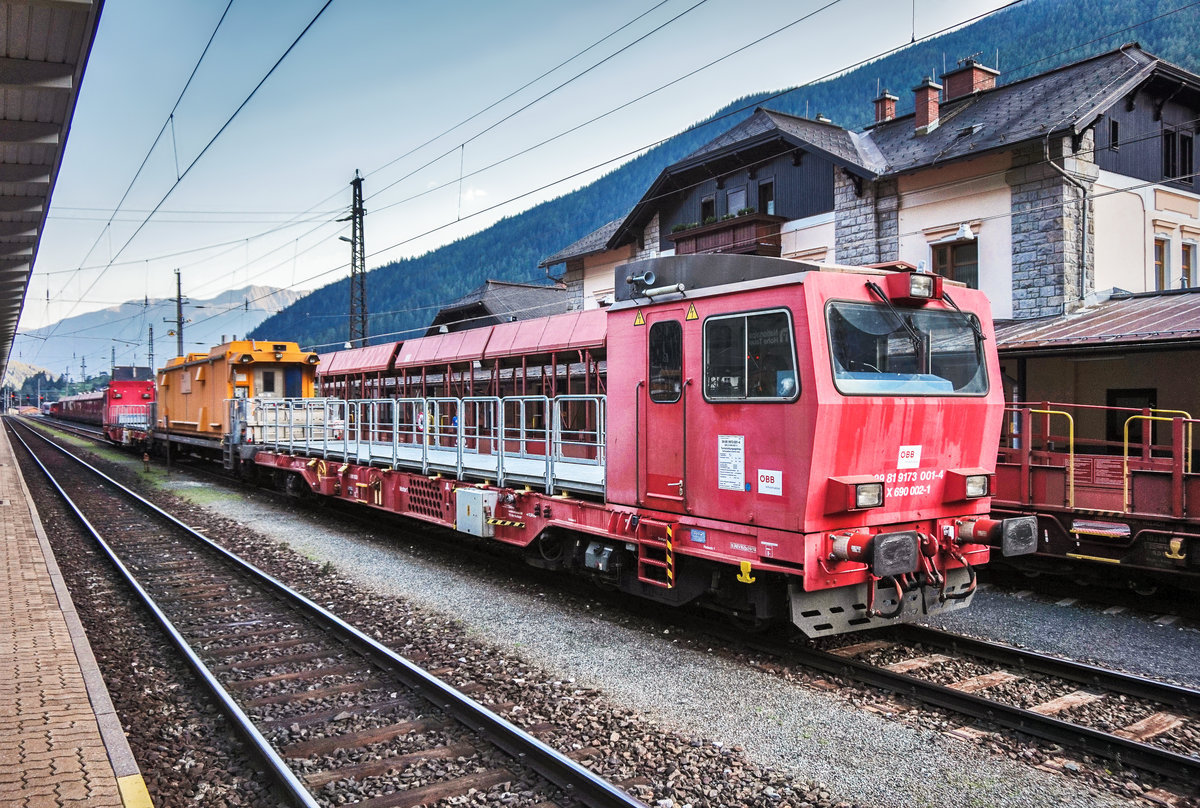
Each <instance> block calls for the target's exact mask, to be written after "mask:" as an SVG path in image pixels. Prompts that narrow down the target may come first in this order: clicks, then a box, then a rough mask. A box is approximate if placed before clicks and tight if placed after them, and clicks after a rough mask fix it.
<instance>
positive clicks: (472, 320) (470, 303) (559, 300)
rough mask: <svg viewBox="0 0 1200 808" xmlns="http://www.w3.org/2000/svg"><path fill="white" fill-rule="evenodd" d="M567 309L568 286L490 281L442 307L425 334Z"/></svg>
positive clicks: (527, 317) (554, 312) (547, 314)
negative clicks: (441, 328) (442, 328)
mask: <svg viewBox="0 0 1200 808" xmlns="http://www.w3.org/2000/svg"><path fill="white" fill-rule="evenodd" d="M566 310H567V289H566V287H565V286H558V285H555V286H548V285H546V284H533V283H511V282H508V281H495V280H488V281H485V282H484V284H483V285H482V286H480V287H479V288H477V289H475V290H473V291H471V292H469V293H467V294H465V295H463V296H462V297H460V298H459V299H458V300H455V301H454V302H453V303H450V304H449V305H447V306H444V307H442V309H441V310H440V311H439V312H438V313H437V316H436V317H434V318H433V322H432V323H430V325H429V330H428V331H426V332H425V333H426V334H427V335H428V334H436V333H438V332H439V331H440V327H441V326H443V325H444V326H447V327H448V328H450V329H451V330H455V331H460V330H463V329H467V328H477V327H479V326H484V325H496V324H497V323H507V322H511V321H513V320H528V319H531V318H533V317H547V316H549V315H551V314H558V313H559V312H564V311H566Z"/></svg>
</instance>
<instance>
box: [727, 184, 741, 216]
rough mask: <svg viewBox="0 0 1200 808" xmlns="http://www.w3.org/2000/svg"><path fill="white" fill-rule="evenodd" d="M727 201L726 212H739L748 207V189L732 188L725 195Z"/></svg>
mask: <svg viewBox="0 0 1200 808" xmlns="http://www.w3.org/2000/svg"><path fill="white" fill-rule="evenodd" d="M725 203H726V207H725V212H726V213H737V212H738V211H739V210H742V209H743V208H745V207H746V189H745V188H744V187H742V188H731V189H730V190H729V193H728V195H726V197H725Z"/></svg>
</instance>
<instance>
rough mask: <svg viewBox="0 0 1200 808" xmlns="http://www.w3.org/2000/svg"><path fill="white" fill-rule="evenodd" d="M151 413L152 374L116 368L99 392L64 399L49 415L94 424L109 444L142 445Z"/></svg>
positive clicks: (133, 368) (126, 368)
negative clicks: (110, 379) (101, 431)
mask: <svg viewBox="0 0 1200 808" xmlns="http://www.w3.org/2000/svg"><path fill="white" fill-rule="evenodd" d="M153 410H154V374H153V373H151V371H150V368H145V367H132V366H119V367H116V368H113V378H112V381H110V382H109V384H108V386H107V387H106V388H104V389H103V390H97V391H95V392H91V393H80V394H79V395H75V396H67V397H65V398H62V399H59V400H58V401H55V402H53V403H52V404H51V405H50V415H52V416H54V417H56V418H63V419H65V420H68V421H78V422H80V423H86V424H94V425H96V426H99V427H102V428H103V429H104V434H105V435H106V436H107V437H108V439H109V440H111V441H113V442H114V443H120V444H126V445H129V444H138V445H140V444H143V443H145V442H146V441H147V440H148V438H149V434H150V432H149V430H150V425H151V423H152V420H153V417H152V416H153Z"/></svg>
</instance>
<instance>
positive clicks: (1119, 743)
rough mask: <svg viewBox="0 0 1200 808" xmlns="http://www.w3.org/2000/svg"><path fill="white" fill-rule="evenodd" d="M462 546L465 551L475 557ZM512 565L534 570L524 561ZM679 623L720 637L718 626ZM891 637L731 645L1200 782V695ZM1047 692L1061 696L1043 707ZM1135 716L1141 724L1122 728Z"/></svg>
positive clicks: (1041, 659) (1019, 654)
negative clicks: (820, 645)
mask: <svg viewBox="0 0 1200 808" xmlns="http://www.w3.org/2000/svg"><path fill="white" fill-rule="evenodd" d="M352 513H356V511H355V512H352ZM455 546H456V551H455V552H456V553H460V554H461V553H464V552H467V553H471V552H474V551H472V550H470V549H468V547H467V546H464V545H461V544H456V545H455ZM488 558H489V559H490V560H489V562H488V563H499V562H498V560H497V559H495V558H493V557H492V556H491V554H488ZM513 568H514V570H518V569H519V570H525V567H524V566H523V565H521V564H516V563H514V564H513ZM623 607H624V608H632V609H633V610H634V611H638V612H641V611H643V610H641V609H638V608H636V606H630V604H628V603H625V604H623ZM661 617H662V616H661V614H659V615H657V617H653V618H651V617H648V619H661ZM679 623H680V625H686V626H687V627H688V628H689V629H691V630H694V631H696V632H697V633H705V634H710V635H712V634H714V631H713V627H712V625H711V624H710V623H703V622H700V621H690V620H686V619H684V620H680V621H679ZM718 634H719V633H718ZM887 637H888V639H880V638H877V637H872V638H871V639H869V640H865V641H864V640H862V639H861V638H853V637H849V638H843V639H842V642H844V643H845V644H844V645H841V646H837V647H832V648H830V649H828V650H825V651H821V650H818V649H816V648H812V647H811V646H808V645H807V644H805V645H801V646H798V645H797V644H795V643H791V644H787V645H784V644H780V643H768V642H766V641H764V640H757V641H756V640H754V639H748V638H747V637H746V636H745V635H743V634H728V635H727V636H723V637H722V639H726V640H728V642H729V643H730V646H731V647H735V646H741V647H746V648H751V649H753V650H757V651H761V652H764V653H768V654H771V655H772V656H774V657H777V658H779V659H783V660H787V661H789V662H794V663H795V664H796V665H802V666H805V667H807V668H810V669H815V670H818V671H821V672H823V673H825V674H830V675H836V676H842V677H845V678H847V679H851V680H856V681H860V682H862V683H864V684H866V685H869V686H871V687H876V688H881V689H884V690H888V691H891V692H895V693H897V694H900V695H903V696H905V697H910V698H913V699H916V700H919V701H922V702H925V703H928V704H931V705H933V706H936V707H939V708H941V709H945V710H948V711H951V712H954V713H958V714H961V715H964V716H966V717H968V718H970V719H973V720H982V721H986V722H990V723H993V724H999V725H1001V726H1003V727H1006V728H1008V729H1012V730H1016V731H1018V732H1023V733H1026V734H1028V735H1032V736H1035V737H1038V738H1041V739H1043V740H1046V741H1049V742H1051V743H1055V744H1059V745H1061V746H1063V747H1065V748H1068V749H1072V750H1078V751H1080V752H1083V753H1087V754H1092V755H1096V756H1098V757H1102V758H1106V759H1112V760H1116V761H1119V762H1120V763H1122V764H1125V765H1129V766H1132V767H1134V768H1138V769H1141V770H1144V771H1147V772H1153V773H1155V774H1156V775H1159V776H1162V777H1165V778H1167V779H1170V780H1172V781H1176V782H1182V783H1187V784H1189V785H1191V786H1195V785H1197V784H1200V758H1197V757H1196V750H1197V749H1200V718H1198V716H1197V714H1198V712H1200V691H1197V690H1195V689H1190V688H1186V687H1180V686H1177V685H1172V684H1168V683H1162V682H1156V681H1154V680H1151V679H1148V678H1145V677H1139V676H1136V675H1131V674H1125V673H1121V672H1117V671H1113V670H1108V669H1104V668H1100V667H1096V666H1091V665H1085V664H1081V663H1075V662H1071V661H1068V660H1062V659H1059V658H1056V657H1052V656H1049V655H1044V654H1037V653H1034V652H1030V651H1025V650H1023V649H1017V648H1014V647H1011V646H1006V645H1002V644H998V643H988V642H985V641H980V640H974V639H972V638H969V637H964V636H960V635H954V634H950V633H946V632H940V631H936V630H933V629H926V628H922V627H919V626H903V627H897V630H895V631H893V632H891V633H889V634H888V635H887ZM1031 682H1035V683H1037V687H1036V688H1031V687H1030V686H1029V685H1030V683H1031ZM1046 691H1050V692H1051V693H1053V694H1054V695H1053V698H1049V699H1041V700H1039V698H1040V695H1039V694H1042V693H1044V692H1046ZM1113 704H1119V715H1116V716H1113V715H1105V711H1106V708H1107V707H1108V706H1109V705H1113ZM1130 715H1132V716H1134V717H1136V720H1131V721H1127V722H1124V723H1122V722H1121V717H1122V716H1130ZM1114 722H1115V723H1114Z"/></svg>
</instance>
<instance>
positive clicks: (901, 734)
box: [168, 478, 1195, 808]
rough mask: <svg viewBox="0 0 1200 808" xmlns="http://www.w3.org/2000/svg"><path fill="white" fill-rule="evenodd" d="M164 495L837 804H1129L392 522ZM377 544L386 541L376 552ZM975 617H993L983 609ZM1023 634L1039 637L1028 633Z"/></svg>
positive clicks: (207, 488)
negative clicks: (454, 550) (371, 527)
mask: <svg viewBox="0 0 1200 808" xmlns="http://www.w3.org/2000/svg"><path fill="white" fill-rule="evenodd" d="M168 487H169V488H171V489H173V490H174V493H177V494H182V495H184V496H189V493H193V494H199V496H195V497H194V498H192V499H193V501H194V502H196V503H197V504H200V505H202V506H203V507H204V508H206V509H209V510H210V511H211V512H212V513H213V514H216V515H220V516H222V517H225V518H228V519H232V520H234V521H236V522H238V523H240V524H242V525H243V526H245V527H246V528H247V529H250V530H253V531H255V532H257V533H260V534H262V535H263V536H264V537H267V538H269V539H272V540H275V541H279V542H286V543H287V544H288V545H290V546H291V548H293V549H294V550H296V551H297V552H299V553H301V554H302V555H305V556H307V557H308V558H310V559H312V560H314V561H317V562H319V563H325V562H329V563H332V564H333V565H334V567H335V568H336V571H337V574H339V575H341V576H344V577H346V578H349V579H351V580H352V581H354V582H355V583H356V584H357V585H359V586H362V587H364V588H369V589H371V590H373V591H375V592H377V593H381V594H386V595H391V596H396V597H402V598H404V599H406V600H408V601H409V602H411V603H412V604H413V605H415V606H417V607H419V608H422V609H426V610H432V611H436V612H441V613H443V614H445V615H448V616H450V617H452V618H453V619H454V620H455V621H458V622H459V623H460V624H461V625H462V627H463V628H464V629H465V630H466V631H467V632H468V634H469V636H471V637H472V638H473V639H474V640H476V641H478V642H481V643H486V644H490V645H494V646H497V647H499V648H500V649H501V650H503V651H505V652H508V653H512V654H515V655H518V656H520V657H522V658H523V659H525V660H526V661H528V662H529V663H531V664H533V665H535V666H537V667H540V668H542V669H543V670H544V671H546V673H547V674H548V675H550V676H552V677H554V678H556V679H559V680H562V681H573V682H574V683H575V685H576V686H577V687H587V688H595V689H597V690H599V691H602V692H603V694H604V695H605V697H606V698H607V699H608V700H610V701H612V702H614V703H617V704H620V705H622V706H623V707H626V708H628V709H632V710H635V711H637V712H638V713H640V714H641V715H642V716H643V717H648V718H651V719H653V720H654V721H655V722H657V723H658V724H659V725H661V726H662V727H663V728H667V729H671V730H674V731H676V732H678V733H680V734H681V735H684V736H688V737H699V738H705V739H710V740H711V741H713V742H716V743H719V744H722V745H725V746H730V747H744V749H745V751H746V754H747V755H748V756H749V757H750V758H751V759H752V760H753V761H754V762H755V763H757V764H759V765H762V766H768V767H774V768H778V769H781V770H783V771H786V772H788V773H791V774H794V775H795V776H797V777H800V778H804V779H812V780H818V781H821V782H823V783H825V784H827V786H828V790H829V791H830V792H831V793H832V794H833V795H834V796H835V798H840V799H843V800H854V801H856V802H862V803H865V804H868V805H874V806H897V807H899V806H910V805H928V806H947V807H948V808H949V807H950V806H954V808H958V806H961V805H964V804H982V805H995V806H1028V805H1050V804H1054V805H1057V806H1081V808H1082V807H1083V806H1097V805H1129V804H1132V803H1131V802H1129V801H1125V800H1121V799H1119V798H1117V797H1115V796H1113V795H1112V794H1108V793H1104V794H1100V793H1097V792H1096V791H1094V790H1092V789H1089V788H1088V787H1087V786H1086V785H1085V784H1084V783H1082V782H1080V781H1078V780H1074V779H1071V778H1068V777H1062V776H1058V775H1053V774H1049V773H1044V772H1041V771H1039V770H1036V769H1033V768H1032V767H1029V766H1026V765H1021V764H1018V763H1015V762H1013V761H1010V760H1008V759H1007V758H1005V757H1003V756H1000V755H995V754H990V753H988V752H987V751H986V750H985V749H984V748H982V747H976V746H972V745H970V744H967V743H964V742H962V741H958V740H954V739H951V738H948V737H946V736H945V735H943V734H942V733H941V732H931V731H928V730H914V729H912V728H910V727H907V726H905V725H903V724H901V723H898V722H895V721H889V720H887V719H885V718H883V717H881V716H878V715H875V714H872V713H869V712H866V711H863V710H859V709H856V708H854V707H852V706H850V705H848V704H846V703H845V702H844V701H842V700H840V699H839V698H837V697H836V696H832V695H826V694H822V693H820V692H816V691H813V690H811V689H808V688H804V687H800V686H795V685H791V684H789V683H787V682H784V681H781V679H780V678H779V677H776V676H772V675H769V674H768V673H763V672H759V671H755V670H753V669H750V668H748V667H746V666H745V665H742V664H738V663H736V662H733V661H730V660H728V659H724V658H721V657H720V656H719V655H717V654H715V653H714V652H712V651H710V650H708V649H703V648H699V649H697V648H693V647H685V646H684V645H683V644H680V643H677V642H675V641H674V638H673V637H672V636H671V635H670V634H669V633H667V631H664V633H663V634H661V635H659V636H652V635H650V634H648V633H647V632H646V631H645V630H643V629H634V628H630V627H627V626H624V625H622V623H623V622H630V621H626V620H624V619H623V618H621V617H620V616H619V615H618V616H617V617H615V618H610V617H600V616H597V615H593V614H589V613H588V610H587V608H586V605H585V606H582V607H576V606H572V607H570V608H566V607H564V606H563V605H562V603H561V600H562V598H561V595H560V594H559V593H556V592H542V591H537V590H538V587H537V586H536V585H535V584H532V583H530V582H529V581H525V582H515V583H514V582H512V581H502V582H499V583H497V582H495V581H493V580H491V579H490V578H489V575H488V572H489V571H488V570H487V569H483V568H480V567H478V566H477V565H470V564H454V563H447V559H446V558H445V557H444V556H438V557H437V558H435V559H434V560H432V561H431V560H429V558H428V556H429V555H430V553H429V552H427V551H426V550H425V549H423V548H421V546H420V545H419V544H418V543H416V542H414V541H413V540H411V539H408V538H405V537H402V536H400V535H399V533H400V532H401V530H402V529H401V528H400V527H397V526H394V525H391V524H390V523H381V525H380V528H379V529H378V530H377V531H376V532H377V533H378V534H380V535H378V536H376V537H372V538H373V539H374V540H364V538H363V537H362V535H361V534H362V533H363V529H362V528H361V527H358V526H354V525H349V526H347V527H346V528H344V529H335V528H332V527H329V526H328V525H330V524H331V520H330V519H329V518H325V517H326V516H328V517H332V518H333V519H336V513H334V512H330V513H328V514H325V513H320V512H314V511H309V510H306V509H299V510H298V511H293V510H292V509H289V508H287V507H285V506H283V505H281V504H279V502H278V501H277V500H275V499H274V498H273V497H270V496H269V495H264V494H259V493H254V492H242V491H222V490H220V489H214V487H213V485H212V484H210V483H208V482H207V481H205V482H198V481H194V480H193V481H189V480H186V479H179V478H176V479H175V480H174V481H173V483H170V484H168ZM197 527H200V528H201V529H203V525H197ZM385 532H386V533H388V534H390V536H391V537H390V538H386V539H385V538H384V536H383V534H384V533H385ZM1023 605H1025V604H1023ZM980 607H985V608H989V605H988V604H987V603H986V602H978V605H977V607H976V609H977V610H978V609H979V608H980ZM1022 619H1030V618H1029V617H1028V616H1024V617H1022ZM960 630H971V629H961V628H960ZM1030 630H1031V631H1034V632H1040V631H1044V629H1041V628H1040V627H1039V626H1038V625H1037V623H1034V624H1032V625H1031V626H1030ZM1075 631H1076V632H1077V633H1078V632H1079V630H1078V628H1076V629H1075ZM972 633H982V632H980V631H979V630H978V629H975V630H972ZM1047 650H1052V649H1047ZM1191 658H1193V659H1194V658H1195V656H1192V657H1191Z"/></svg>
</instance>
